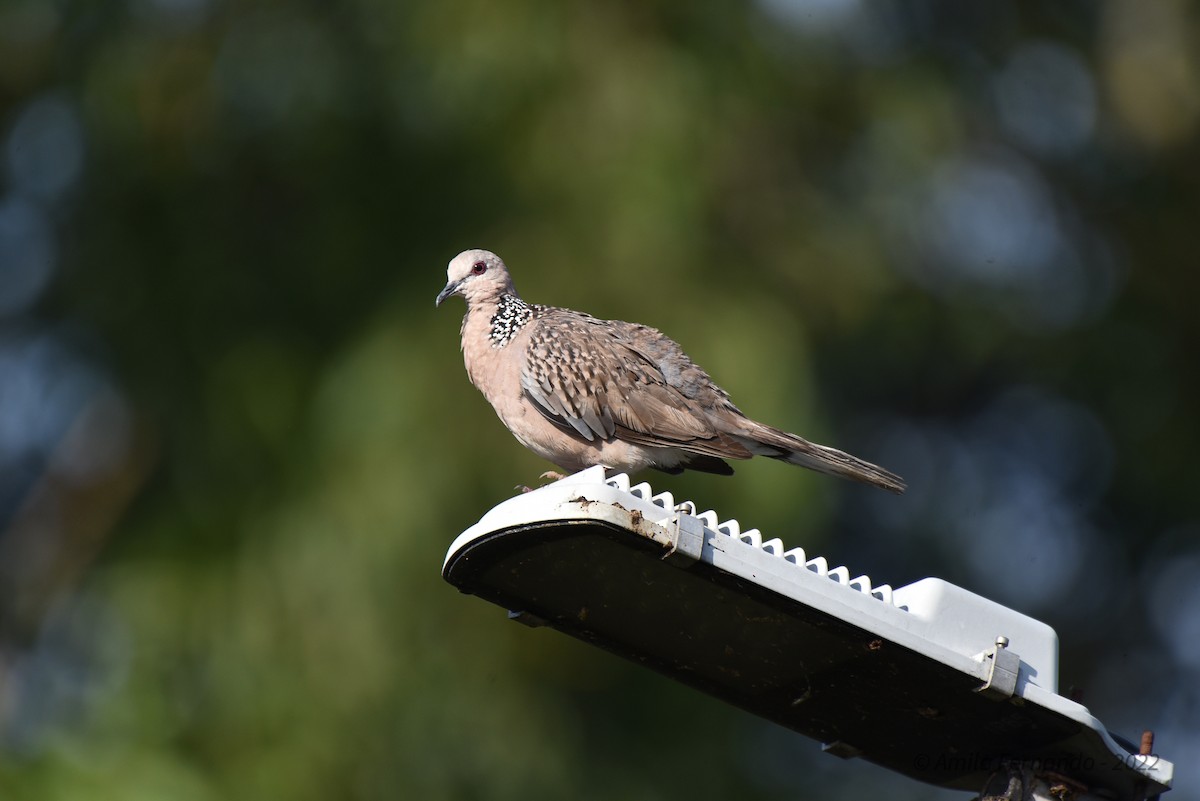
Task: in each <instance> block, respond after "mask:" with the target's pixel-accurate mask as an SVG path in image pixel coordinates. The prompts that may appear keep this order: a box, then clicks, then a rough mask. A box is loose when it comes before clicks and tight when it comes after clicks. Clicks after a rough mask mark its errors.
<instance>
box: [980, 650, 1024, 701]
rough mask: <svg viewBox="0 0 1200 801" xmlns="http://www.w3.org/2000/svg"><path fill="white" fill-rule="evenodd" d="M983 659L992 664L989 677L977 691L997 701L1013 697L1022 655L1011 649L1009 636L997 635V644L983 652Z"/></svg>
mask: <svg viewBox="0 0 1200 801" xmlns="http://www.w3.org/2000/svg"><path fill="white" fill-rule="evenodd" d="M983 660H984V662H985V663H989V664H990V669H989V670H988V679H987V681H986V682H984V683H983V685H982V686H980V687H979V688H977V689H976V692H978V693H980V694H982V695H985V696H987V697H988V698H992V699H995V700H997V701H1002V700H1004V699H1005V698H1012V697H1013V695H1015V694H1016V692H1017V676H1018V675H1019V673H1020V670H1021V657H1020V656H1019V655H1018V654H1017V653H1016V652H1015V651H1010V650H1009V648H1008V637H1005V636H1004V635H1000V636H999V637H997V638H996V646H995V647H994V648H989V649H988V650H986V651H984V652H983Z"/></svg>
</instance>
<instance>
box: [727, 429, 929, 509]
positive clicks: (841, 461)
mask: <svg viewBox="0 0 1200 801" xmlns="http://www.w3.org/2000/svg"><path fill="white" fill-rule="evenodd" d="M743 436H744V437H745V438H746V439H748V440H751V441H752V442H753V443H757V444H758V445H759V446H760V448H762V447H764V446H765V450H759V451H758V452H759V453H761V455H763V456H769V457H770V458H772V459H778V460H780V461H782V462H787V463H788V464H795V465H800V466H802V467H807V468H809V469H811V470H816V471H817V472H819V473H826V474H828V475H832V476H840V477H841V478H848V479H851V480H853V481H861V482H863V483H864V484H871V485H873V486H876V487H879V488H881V489H885V490H887V491H889V492H894V493H896V494H897V495H899V494H900V493H902V492H904V490H905V488H906V485H905V483H904V479H902V478H900V476H898V475H896V474H895V473H892V472H891V471H889V470H885V469H883V468H882V467H880V466H879V465H875V464H871V463H870V462H867V461H864V460H862V459H859V458H858V457H857V456H851V455H850V454H848V453H845V452H844V451H839V450H837V449H836V448H829V447H826V446H825V445H818V444H817V443H815V442H809V441H808V440H806V439H804V438H802V437H798V436H796V435H795V434H789V433H787V432H786V431H780V430H779V429H777V428H773V427H771V426H768V425H764V424H762V423H752V425H751V427H750V430H748V431H746V432H744V434H743Z"/></svg>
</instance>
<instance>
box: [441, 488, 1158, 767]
mask: <svg viewBox="0 0 1200 801" xmlns="http://www.w3.org/2000/svg"><path fill="white" fill-rule="evenodd" d="M634 512H636V513H638V514H637V516H636V517H637V522H636V525H633V524H632V523H631V520H632V519H633V517H634V516H633V515H632V514H631V513H634ZM685 513H686V514H693V515H694V516H696V517H698V518H699V519H700V520H701V521H703V524H704V529H705V530H704V539H705V542H704V547H703V551H702V553H701V560H702V561H704V562H707V563H709V564H711V565H713V566H714V567H716V568H719V569H721V570H724V571H726V572H728V573H731V574H734V575H737V576H740V577H742V578H745V579H749V580H751V581H754V582H756V583H758V584H759V585H761V586H764V587H766V588H768V589H770V590H773V591H774V592H777V593H779V594H780V595H783V596H785V597H789V598H792V599H794V600H797V601H799V602H801V603H804V604H806V605H808V606H810V607H813V608H816V609H819V610H821V611H823V612H825V613H827V614H830V615H833V616H835V617H837V618H840V619H842V620H845V621H847V622H849V623H851V624H853V625H855V626H857V627H859V628H860V629H863V630H866V631H869V632H872V633H874V634H877V635H879V636H881V637H884V638H887V639H888V640H890V641H892V642H895V643H897V644H899V645H902V646H904V647H905V648H908V649H910V650H912V651H916V652H918V653H921V654H924V655H925V656H927V657H929V658H931V659H934V660H937V661H938V662H941V663H943V664H945V665H948V666H950V667H952V668H954V669H957V670H959V671H961V672H963V673H966V674H968V675H971V676H973V677H975V678H977V679H979V681H980V683H981V684H982V683H984V682H985V681H986V680H987V678H988V673H989V665H990V663H989V662H986V661H985V659H984V655H985V652H987V651H988V650H989V649H991V648H993V647H994V646H995V643H996V639H997V638H998V637H1006V638H1007V639H1008V646H1007V647H1008V648H1009V649H1010V651H1011V652H1013V653H1016V654H1017V655H1018V656H1019V657H1020V662H1021V664H1020V670H1019V673H1018V679H1017V685H1016V690H1015V694H1016V695H1017V696H1019V697H1021V698H1023V699H1025V700H1026V701H1027V702H1031V703H1035V704H1038V705H1040V706H1042V707H1045V708H1047V709H1050V710H1053V711H1054V712H1056V713H1058V714H1060V715H1063V716H1064V717H1067V718H1070V719H1072V720H1074V721H1076V722H1078V723H1080V724H1082V725H1084V726H1086V727H1088V728H1090V729H1093V730H1094V731H1096V732H1098V733H1099V734H1100V736H1101V738H1102V740H1103V741H1104V742H1105V744H1106V746H1107V747H1108V748H1109V749H1110V751H1111V752H1112V753H1113V754H1117V755H1122V754H1124V753H1125V752H1124V750H1123V749H1122V748H1121V747H1120V746H1119V745H1117V744H1116V743H1115V742H1114V741H1113V740H1112V739H1111V738H1110V737H1109V736H1108V734H1107V731H1106V730H1105V728H1104V726H1103V725H1102V724H1101V723H1100V721H1098V720H1097V719H1096V718H1095V717H1093V716H1092V715H1091V714H1090V713H1089V712H1088V710H1087V708H1086V707H1083V706H1081V705H1080V704H1077V703H1075V702H1073V701H1071V700H1069V699H1067V698H1064V697H1062V696H1060V695H1058V694H1057V687H1058V636H1057V635H1056V634H1055V632H1054V630H1053V629H1052V628H1051V627H1050V626H1048V625H1046V624H1045V623H1042V622H1041V621H1038V620H1035V619H1033V618H1031V617H1029V616H1027V615H1023V614H1021V613H1020V612H1017V611H1016V610H1013V609H1010V608H1008V607H1006V606H1002V605H1001V604H998V603H996V602H994V601H990V600H988V599H987V598H984V597H982V596H980V595H976V594H975V593H972V592H970V591H968V590H965V589H963V588H962V587H958V586H956V585H954V584H950V583H949V582H946V581H943V580H942V579H938V578H925V579H921V580H920V581H916V582H913V583H912V584H908V585H905V586H903V587H897V588H894V589H893V588H892V587H890V586H888V585H886V584H883V585H874V584H873V582H872V580H871V579H870V578H869V577H867V576H865V575H857V574H855V573H854V572H853V571H851V570H848V569H847V568H846V567H843V566H834V567H830V566H829V562H828V560H827V559H825V557H823V556H819V555H811V554H806V553H805V551H804V550H803V549H802V548H791V549H785V546H784V544H783V543H782V542H781V541H780V540H779V539H768V540H766V541H765V542H764V541H763V537H762V534H761V532H759V531H758V530H757V529H747V530H745V531H743V530H742V528H741V525H740V524H739V523H738V521H737V520H732V519H731V520H725V521H721V520H720V519H719V517H718V515H717V513H716V512H714V511H712V510H709V511H705V512H701V513H699V514H696V512H695V505H694V504H692V503H691V502H690V501H682V502H679V501H676V500H675V498H674V497H673V496H672V495H671V493H669V492H663V493H659V494H655V493H654V491H653V489H652V488H651V487H650V485H649V484H645V483H642V484H636V485H633V486H630V482H629V477H628V476H626V475H624V474H616V475H613V476H611V477H607V476H606V474H605V471H604V469H603V468H602V467H592V468H589V469H587V470H584V471H582V472H579V473H576V474H575V475H572V476H568V477H566V478H564V479H562V480H560V481H557V482H554V483H553V484H549V485H547V486H545V487H542V488H540V489H537V490H533V491H531V492H528V493H525V494H523V495H519V496H517V497H514V498H511V499H509V500H507V501H505V502H503V503H501V504H499V505H498V506H496V507H495V508H494V509H492V510H491V511H490V512H488V513H487V514H486V515H484V516H483V518H482V519H481V520H480V521H479V522H478V523H476V524H475V525H474V526H472V527H471V528H469V529H467V530H466V531H464V532H463V533H462V534H461V535H460V536H459V537H458V538H457V539H456V540H455V541H454V543H453V544H452V545H451V547H450V550H449V551H448V552H447V554H446V563H448V562H449V561H450V559H451V558H452V557H453V555H454V554H456V553H457V552H458V551H459V550H460V549H461V548H463V547H464V546H466V545H467V544H469V543H470V542H471V541H473V540H475V539H476V538H478V537H480V536H483V535H486V534H488V533H490V532H493V531H497V530H500V529H505V528H511V527H514V526H520V525H525V524H530V523H538V522H545V521H553V520H603V521H606V522H609V523H612V524H614V525H616V526H618V527H622V528H625V529H627V530H631V531H636V533H638V534H640V535H641V536H645V537H648V538H650V539H653V540H655V541H657V542H660V543H662V544H663V545H664V546H667V545H670V544H671V543H672V542H673V541H674V536H675V528H676V525H677V524H676V521H677V520H678V516H679V515H680V514H685ZM443 566H444V565H443ZM1135 759H1136V758H1135ZM1133 767H1134V768H1135V769H1136V770H1138V771H1139V772H1142V773H1144V774H1145V775H1147V776H1149V777H1151V778H1153V779H1154V780H1155V781H1157V782H1160V783H1162V784H1164V785H1166V786H1169V785H1170V783H1171V779H1172V775H1173V772H1174V768H1173V765H1172V764H1171V763H1170V762H1167V761H1166V760H1162V759H1158V758H1157V757H1155V758H1154V760H1153V763H1152V764H1151V762H1150V760H1145V761H1144V763H1142V764H1135V765H1133Z"/></svg>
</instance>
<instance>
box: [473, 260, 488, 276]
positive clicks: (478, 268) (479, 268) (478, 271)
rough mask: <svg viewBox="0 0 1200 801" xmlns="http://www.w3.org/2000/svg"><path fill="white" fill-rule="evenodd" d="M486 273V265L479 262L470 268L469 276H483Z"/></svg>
mask: <svg viewBox="0 0 1200 801" xmlns="http://www.w3.org/2000/svg"><path fill="white" fill-rule="evenodd" d="M486 272H487V265H486V264H484V263H483V262H481V261H477V262H475V264H474V265H473V266H472V267H471V275H483V274H484V273H486Z"/></svg>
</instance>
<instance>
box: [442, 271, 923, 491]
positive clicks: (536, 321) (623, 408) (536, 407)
mask: <svg viewBox="0 0 1200 801" xmlns="http://www.w3.org/2000/svg"><path fill="white" fill-rule="evenodd" d="M446 272H447V276H448V279H449V280H448V283H447V284H446V288H445V289H443V290H442V292H441V294H439V295H438V299H437V301H438V303H439V304H441V303H442V301H444V300H445V299H446V298H448V297H450V296H451V295H461V296H462V297H463V298H464V299H465V300H466V302H467V313H466V316H465V317H463V324H462V332H461V333H462V350H463V360H464V361H465V362H466V366H467V375H468V376H469V377H470V379H471V383H473V384H474V385H475V386H476V387H477V388H478V389H479V390H480V391H481V392H482V393H483V395H484V397H486V398H487V399H488V402H490V403H491V404H492V406H493V408H495V410H496V413H497V414H498V415H499V416H500V419H501V421H503V422H504V424H505V425H506V426H507V427H508V429H509V430H510V431H511V432H512V433H513V435H514V436H515V437H516V438H517V439H518V440H519V441H520V442H521V443H522V444H523V445H525V446H526V447H527V448H529V449H530V450H532V451H533V452H534V453H536V454H538V455H539V456H541V457H542V458H544V459H546V460H548V461H550V462H553V463H554V464H555V465H557V466H559V467H560V468H562V469H564V470H567V471H576V470H582V469H583V468H585V467H590V466H592V465H596V464H602V465H605V466H606V467H612V468H616V469H620V470H626V471H634V470H640V469H643V468H646V467H654V468H657V469H659V470H664V471H666V472H670V473H677V472H680V471H682V470H685V469H692V470H702V471H705V472H709V473H720V474H723V475H727V474H729V473H732V472H733V470H732V468H730V466H729V465H728V464H727V463H726V462H725V460H726V459H749V458H751V457H753V456H769V457H771V458H774V459H780V460H782V461H785V462H789V463H791V464H799V465H803V466H805V467H809V468H812V469H814V470H818V471H820V472H823V473H830V474H832V475H837V476H842V477H843V478H850V479H854V480H856V481H863V482H866V483H868V484H873V485H875V486H877V487H882V488H884V489H887V490H891V491H892V492H903V490H904V482H903V481H902V480H901V479H900V478H899V476H896V475H894V474H892V473H889V472H888V471H887V470H884V469H883V468H880V467H877V466H875V465H873V464H870V463H869V462H864V461H862V460H861V459H858V458H856V457H854V456H851V455H850V454H847V453H843V452H842V451H838V450H834V449H833V448H827V447H825V446H824V445H817V444H816V443H812V442H809V441H807V440H805V439H802V438H800V437H797V436H796V435H794V434H788V433H787V432H784V431H780V430H779V429H777V428H773V427H771V426H768V425H764V424H762V423H758V422H755V421H754V420H751V419H750V418H748V417H746V416H745V415H744V414H742V412H741V411H740V410H739V409H738V408H737V407H736V406H734V405H733V402H732V401H731V400H730V399H729V395H728V393H726V392H725V390H723V389H721V388H720V387H719V386H717V385H716V384H715V383H714V382H713V380H712V379H711V378H710V377H709V375H708V373H706V372H704V370H702V369H701V368H700V367H698V366H697V365H696V364H695V363H694V362H692V360H691V359H689V358H688V357H687V355H686V354H685V353H684V352H683V350H682V348H680V347H679V345H678V344H677V343H676V342H674V341H673V340H671V339H669V338H668V337H666V336H664V335H663V334H662V333H661V332H659V331H657V330H656V329H654V328H650V327H648V326H644V325H637V324H635V323H625V322H621V321H619V320H598V319H596V318H595V317H592V316H590V315H587V314H583V313H582V312H576V311H571V310H569V309H560V308H555V307H553V306H541V305H533V304H527V303H525V302H524V301H523V300H521V299H520V296H518V295H517V293H516V290H515V289H514V288H513V285H512V279H511V278H510V276H509V274H508V269H507V268H506V267H505V265H504V262H503V261H501V260H500V258H499V257H498V256H496V255H495V254H494V253H491V252H489V251H486V250H468V251H465V252H463V253H460V254H459V255H458V256H456V257H455V258H454V259H453V260H452V261H451V262H450V265H449V267H448V268H447V270H446Z"/></svg>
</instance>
